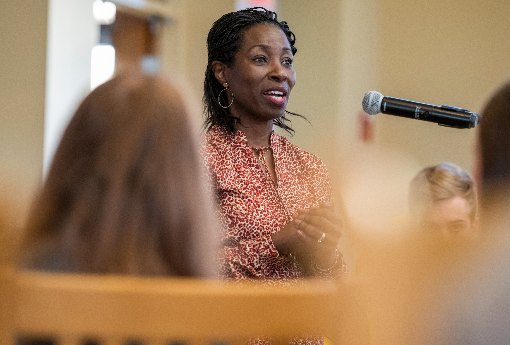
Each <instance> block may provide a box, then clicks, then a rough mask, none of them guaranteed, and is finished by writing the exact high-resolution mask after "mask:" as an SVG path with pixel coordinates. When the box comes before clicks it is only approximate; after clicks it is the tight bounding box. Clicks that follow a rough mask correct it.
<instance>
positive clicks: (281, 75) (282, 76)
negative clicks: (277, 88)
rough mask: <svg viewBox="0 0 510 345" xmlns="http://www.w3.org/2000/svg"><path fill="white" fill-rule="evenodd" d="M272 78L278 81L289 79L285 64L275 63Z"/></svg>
mask: <svg viewBox="0 0 510 345" xmlns="http://www.w3.org/2000/svg"><path fill="white" fill-rule="evenodd" d="M270 78H271V79H272V80H276V81H280V82H281V81H285V80H287V71H285V69H284V68H283V66H282V65H281V64H280V63H279V62H278V63H273V66H272V70H271V73H270Z"/></svg>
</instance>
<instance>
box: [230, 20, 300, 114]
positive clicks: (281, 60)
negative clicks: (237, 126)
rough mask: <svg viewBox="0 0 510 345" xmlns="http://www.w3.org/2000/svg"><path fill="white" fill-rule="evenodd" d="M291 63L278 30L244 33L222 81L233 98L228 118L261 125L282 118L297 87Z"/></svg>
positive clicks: (259, 26) (254, 29)
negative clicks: (251, 121) (292, 92)
mask: <svg viewBox="0 0 510 345" xmlns="http://www.w3.org/2000/svg"><path fill="white" fill-rule="evenodd" d="M292 59H293V55H292V51H291V47H290V44H289V41H288V40H287V37H286V36H285V34H284V33H283V31H282V30H281V29H280V28H279V27H277V26H276V25H273V24H268V23H262V24H257V25H255V26H253V27H251V28H249V29H247V30H246V31H245V32H244V39H243V41H242V45H241V48H240V49H239V51H238V52H237V54H236V55H235V58H234V63H233V65H232V66H230V67H226V69H225V75H224V76H225V81H226V82H227V83H228V86H229V88H230V89H231V90H232V93H233V94H234V102H233V104H232V106H231V107H230V112H231V114H232V115H233V116H236V117H244V116H248V117H249V118H250V120H254V121H261V122H268V121H272V120H273V119H276V118H279V117H281V116H282V115H283V114H284V113H285V108H286V106H287V102H288V100H289V96H290V91H291V90H292V88H293V87H294V84H295V83H296V72H295V71H294V67H293V65H292ZM229 101H230V100H229Z"/></svg>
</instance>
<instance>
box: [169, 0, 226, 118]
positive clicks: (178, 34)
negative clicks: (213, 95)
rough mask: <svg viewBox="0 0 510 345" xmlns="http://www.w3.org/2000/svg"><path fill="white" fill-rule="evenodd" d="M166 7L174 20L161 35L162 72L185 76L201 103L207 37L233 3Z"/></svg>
mask: <svg viewBox="0 0 510 345" xmlns="http://www.w3.org/2000/svg"><path fill="white" fill-rule="evenodd" d="M168 5H169V6H173V8H174V9H175V13H176V18H175V21H173V22H172V23H170V25H167V26H165V28H164V30H163V33H162V38H161V39H162V42H161V43H162V45H161V47H162V51H161V52H162V59H163V62H162V66H163V70H164V71H166V72H169V73H175V72H177V73H179V74H180V75H181V76H184V77H185V78H186V80H187V81H188V82H189V84H190V86H191V89H192V91H193V93H194V94H193V95H192V97H194V98H195V99H197V100H198V102H201V100H202V95H203V92H204V91H203V90H204V89H203V87H204V76H205V69H206V66H207V43H206V40H207V34H208V32H209V29H210V28H211V27H212V25H213V23H214V21H216V20H217V19H218V18H220V17H221V16H222V15H223V14H225V13H227V12H231V11H233V10H234V8H235V0H215V1H200V0H180V1H174V2H169V4H168ZM176 52H179V53H177V54H176ZM203 120H204V118H203V117H200V118H199V119H197V121H198V122H200V123H201V122H203Z"/></svg>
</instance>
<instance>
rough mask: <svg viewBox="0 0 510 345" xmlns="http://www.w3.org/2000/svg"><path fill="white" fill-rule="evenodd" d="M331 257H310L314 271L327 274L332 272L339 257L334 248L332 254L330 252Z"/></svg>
mask: <svg viewBox="0 0 510 345" xmlns="http://www.w3.org/2000/svg"><path fill="white" fill-rule="evenodd" d="M331 254H332V255H324V256H323V255H321V256H317V255H313V256H312V266H313V268H314V269H315V270H317V271H319V272H321V273H329V272H331V271H332V270H333V268H335V267H336V265H337V264H338V259H339V257H340V253H339V252H338V249H337V248H335V250H334V251H333V252H331Z"/></svg>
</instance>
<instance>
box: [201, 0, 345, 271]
mask: <svg viewBox="0 0 510 345" xmlns="http://www.w3.org/2000/svg"><path fill="white" fill-rule="evenodd" d="M294 42H295V36H294V34H293V33H292V32H291V31H290V29H289V27H288V25H287V23H286V22H284V21H282V22H279V21H278V20H277V15H276V13H274V12H271V11H268V10H266V9H263V8H251V9H247V10H241V11H237V12H232V13H228V14H225V15H224V16H222V17H221V18H220V19H219V20H217V21H216V22H215V23H214V24H213V26H212V28H211V30H210V31H209V35H208V38H207V48H208V65H207V70H206V74H205V82H204V107H205V111H206V114H207V119H206V123H205V126H206V128H207V133H206V135H205V143H204V154H205V161H206V165H207V168H208V170H209V173H210V175H211V178H212V180H213V186H214V187H215V188H216V190H215V193H216V197H217V199H218V202H219V210H220V213H221V217H222V220H223V222H224V225H225V233H224V236H223V241H224V242H223V245H224V253H223V256H222V262H221V272H222V276H223V277H225V278H233V279H245V278H260V279H273V280H281V279H283V280H285V281H288V280H289V279H296V278H302V277H306V276H317V275H319V276H335V275H338V274H342V273H344V272H345V271H346V266H345V263H344V260H343V257H342V255H341V254H340V253H339V252H338V250H337V244H338V241H339V239H340V236H341V226H342V225H341V221H340V219H339V218H337V217H336V216H335V215H334V213H333V206H332V200H331V197H332V195H331V194H332V192H331V186H330V178H329V176H328V173H327V170H326V167H325V166H324V164H323V162H322V161H321V160H320V159H318V158H317V157H316V156H314V155H312V154H310V153H308V152H305V151H303V150H301V149H299V148H298V147H296V146H295V145H293V144H291V143H290V142H289V141H288V140H287V139H286V138H285V137H283V136H280V135H278V134H276V133H275V132H274V131H273V126H275V125H276V126H278V127H281V128H283V129H284V130H286V131H287V132H289V133H291V134H292V133H293V130H292V129H291V128H290V127H289V126H287V124H286V123H287V122H288V119H287V118H286V117H285V113H286V106H287V102H288V100H289V96H290V93H291V91H292V88H293V87H294V84H295V83H296V72H295V70H294V67H293V63H292V61H293V58H294V55H295V53H296V50H297V49H296V47H294ZM287 113H288V112H287ZM289 114H292V113H289ZM292 115H296V114H292Z"/></svg>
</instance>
